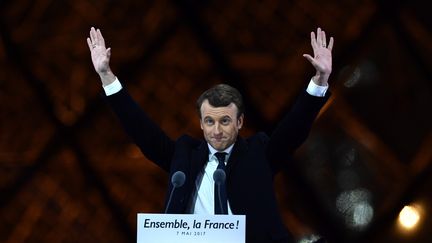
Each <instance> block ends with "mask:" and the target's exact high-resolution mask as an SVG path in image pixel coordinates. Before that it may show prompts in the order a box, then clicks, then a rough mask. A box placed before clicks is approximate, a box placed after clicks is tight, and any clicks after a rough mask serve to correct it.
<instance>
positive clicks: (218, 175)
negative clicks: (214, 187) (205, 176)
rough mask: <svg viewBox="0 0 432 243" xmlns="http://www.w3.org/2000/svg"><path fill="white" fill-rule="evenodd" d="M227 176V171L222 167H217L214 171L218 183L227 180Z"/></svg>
mask: <svg viewBox="0 0 432 243" xmlns="http://www.w3.org/2000/svg"><path fill="white" fill-rule="evenodd" d="M225 178H226V174H225V171H224V170H222V169H217V170H216V171H215V172H214V173H213V180H214V181H215V183H216V184H218V185H220V184H222V183H224V182H225Z"/></svg>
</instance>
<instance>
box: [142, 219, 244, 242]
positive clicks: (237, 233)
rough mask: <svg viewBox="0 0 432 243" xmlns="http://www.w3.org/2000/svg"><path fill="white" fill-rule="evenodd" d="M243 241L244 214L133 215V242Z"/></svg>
mask: <svg viewBox="0 0 432 243" xmlns="http://www.w3.org/2000/svg"><path fill="white" fill-rule="evenodd" d="M173 242H175V243H198V242H199V243H202V242H206V243H220V242H223V243H245V242H246V216H245V215H202V214H148V213H138V214H137V243H173Z"/></svg>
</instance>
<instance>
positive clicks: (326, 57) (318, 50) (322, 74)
mask: <svg viewBox="0 0 432 243" xmlns="http://www.w3.org/2000/svg"><path fill="white" fill-rule="evenodd" d="M333 42H334V40H333V37H330V40H329V44H328V45H327V39H326V34H325V32H324V31H323V30H321V28H318V29H317V34H316V37H315V33H314V32H311V45H312V49H313V53H314V57H312V56H311V55H309V54H303V56H304V57H305V58H306V59H307V60H308V61H309V62H310V63H311V64H312V65H313V66H314V68H315V70H316V74H315V76H314V77H313V78H312V80H313V81H314V82H315V83H316V84H317V85H321V86H327V85H328V79H329V76H330V73H331V72H332V54H331V51H332V49H333Z"/></svg>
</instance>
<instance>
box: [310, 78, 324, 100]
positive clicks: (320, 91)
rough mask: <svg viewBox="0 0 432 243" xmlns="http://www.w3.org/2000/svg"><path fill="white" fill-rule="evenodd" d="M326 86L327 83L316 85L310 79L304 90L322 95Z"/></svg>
mask: <svg viewBox="0 0 432 243" xmlns="http://www.w3.org/2000/svg"><path fill="white" fill-rule="evenodd" d="M328 87H329V86H328V85H326V86H321V85H317V84H315V83H314V82H313V81H312V79H311V81H310V82H309V85H308V87H307V89H306V92H308V93H309V94H310V95H312V96H317V97H324V96H325V94H326V92H327V89H328Z"/></svg>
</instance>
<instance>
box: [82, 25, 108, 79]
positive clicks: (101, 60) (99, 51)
mask: <svg viewBox="0 0 432 243" xmlns="http://www.w3.org/2000/svg"><path fill="white" fill-rule="evenodd" d="M87 44H88V47H89V49H90V53H91V59H92V62H93V66H94V69H95V70H96V72H97V73H98V74H99V76H100V77H101V80H102V84H103V85H108V84H110V83H112V82H113V81H114V80H115V76H114V74H113V73H112V72H111V68H110V66H109V61H110V57H111V48H106V47H105V40H104V38H103V36H102V33H101V31H100V30H99V29H97V30H95V28H93V27H91V29H90V37H88V38H87Z"/></svg>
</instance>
